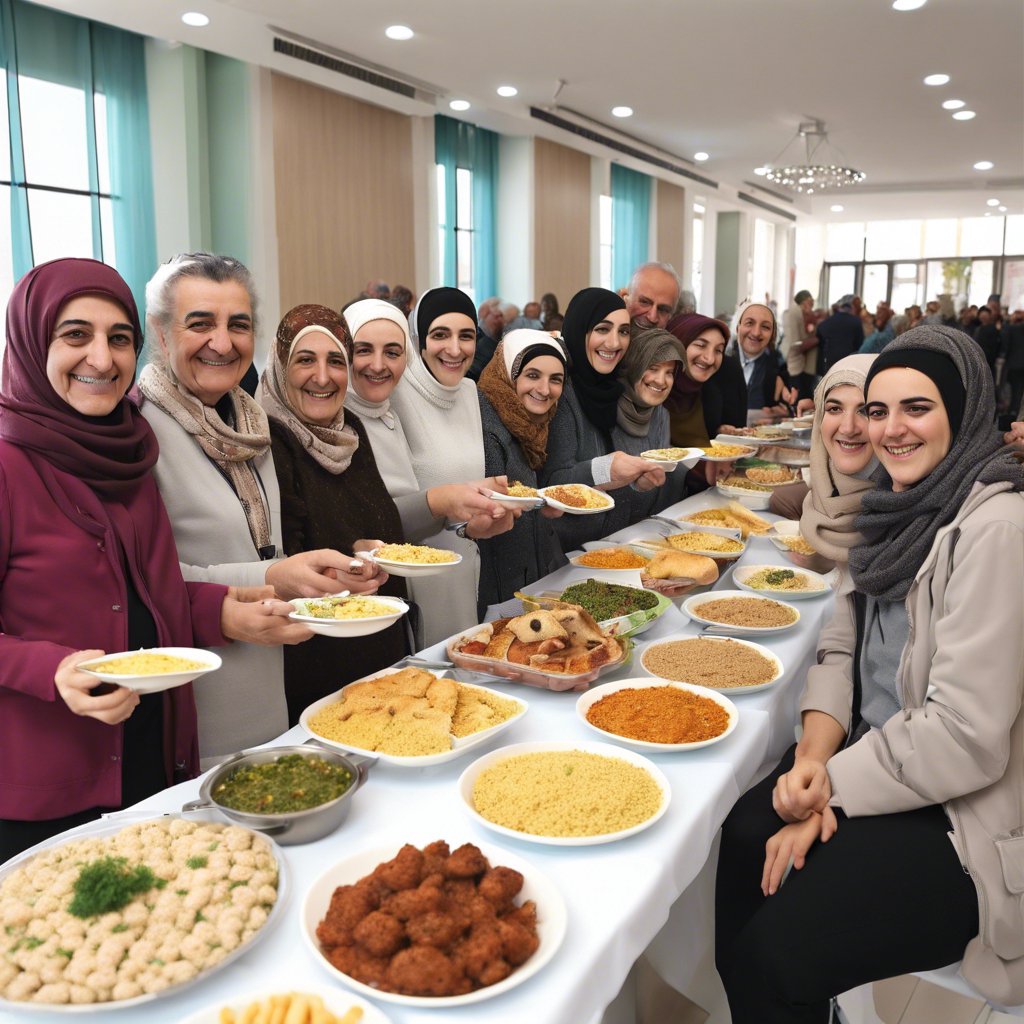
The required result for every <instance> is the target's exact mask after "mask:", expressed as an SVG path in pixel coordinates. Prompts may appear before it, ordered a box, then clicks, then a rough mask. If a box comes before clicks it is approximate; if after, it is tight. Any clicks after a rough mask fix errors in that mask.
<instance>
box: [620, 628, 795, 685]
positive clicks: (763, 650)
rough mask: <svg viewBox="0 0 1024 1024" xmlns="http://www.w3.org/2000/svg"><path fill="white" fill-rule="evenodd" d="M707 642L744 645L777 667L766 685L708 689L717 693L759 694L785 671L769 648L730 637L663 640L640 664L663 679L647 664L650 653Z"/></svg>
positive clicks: (682, 680)
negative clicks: (681, 643)
mask: <svg viewBox="0 0 1024 1024" xmlns="http://www.w3.org/2000/svg"><path fill="white" fill-rule="evenodd" d="M696 639H700V640H707V641H708V643H713V644H743V646H745V647H752V648H753V649H754V650H755V651H757V653H758V654H763V655H764V656H765V657H766V658H767V659H768V660H769V661H771V662H772V663H773V664H774V665H775V675H774V676H772V678H771V679H769V680H768V682H766V683H757V684H756V685H754V686H715V687H707V689H714V691H715V693H727V694H729V695H736V694H744V693H757V692H758V690H767V689H768V687H769V686H774V685H775V684H776V683H777V682H778V681H779V680H780V679H781V678H782V673H783V671H784V669H783V666H782V661H781V660H780V659H779V657H778V655H777V654H775V653H774V652H773V651H769V650H768V648H767V647H762V646H761V645H760V644H755V643H753V642H752V641H751V640H739V639H732V638H730V637H716V636H702V637H679V638H677V639H675V640H662V641H661V643H657V644H651V646H650V647H648V648H647V649H646V650H645V651H644V652H643V654H641V655H640V664H641V665H643V667H644V670H645V671H646V672H650V673H651V675H652V676H654V677H655V678H656V679H663V678H665V677H664V676H659V675H658V674H657V673H656V672H655V671H654V670H653V669H652V668H650V667H649V666H648V664H647V655H648V653H649V652H650V651H653V650H656V649H657V648H659V647H663V646H665V644H673V643H678V642H679V641H680V640H696ZM668 681H669V682H677V683H678V682H688V683H690V685H691V686H699V685H700V684H699V683H697V682H692V681H691V680H689V679H671V680H668Z"/></svg>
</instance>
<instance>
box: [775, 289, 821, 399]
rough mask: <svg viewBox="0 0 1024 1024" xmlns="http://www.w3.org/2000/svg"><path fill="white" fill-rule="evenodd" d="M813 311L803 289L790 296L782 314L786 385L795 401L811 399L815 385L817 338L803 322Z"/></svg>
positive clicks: (808, 296)
mask: <svg viewBox="0 0 1024 1024" xmlns="http://www.w3.org/2000/svg"><path fill="white" fill-rule="evenodd" d="M813 311H814V296H813V295H812V294H811V293H810V292H809V291H808V290H807V289H806V288H804V289H803V290H802V291H798V292H797V293H796V295H794V296H793V305H791V306H790V307H789V309H787V310H786V312H785V313H783V314H782V332H783V336H782V343H783V347H784V349H785V355H786V369H787V370H788V371H789V379H790V382H791V383H792V384H793V385H794V386H795V387H796V389H797V398H798V399H799V398H813V397H814V388H815V385H817V383H818V375H817V373H815V369H816V367H817V365H818V352H817V349H818V337H817V334H816V331H815V328H814V325H813V323H812V324H811V328H810V330H808V328H807V323H808V320H809V318H810V317H811V315H812V313H813Z"/></svg>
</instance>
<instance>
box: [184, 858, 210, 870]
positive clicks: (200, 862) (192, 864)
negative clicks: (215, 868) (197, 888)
mask: <svg viewBox="0 0 1024 1024" xmlns="http://www.w3.org/2000/svg"><path fill="white" fill-rule="evenodd" d="M206 864H207V858H206V857H189V859H188V860H187V861H185V867H189V868H191V869H192V870H193V871H198V870H199V868H205V867H206Z"/></svg>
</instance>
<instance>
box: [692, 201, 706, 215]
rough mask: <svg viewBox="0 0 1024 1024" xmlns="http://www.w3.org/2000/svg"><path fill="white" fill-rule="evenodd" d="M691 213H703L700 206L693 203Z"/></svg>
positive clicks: (702, 208)
mask: <svg viewBox="0 0 1024 1024" xmlns="http://www.w3.org/2000/svg"><path fill="white" fill-rule="evenodd" d="M693 212H694V213H703V212H704V207H703V206H701V205H700V203H694V204H693Z"/></svg>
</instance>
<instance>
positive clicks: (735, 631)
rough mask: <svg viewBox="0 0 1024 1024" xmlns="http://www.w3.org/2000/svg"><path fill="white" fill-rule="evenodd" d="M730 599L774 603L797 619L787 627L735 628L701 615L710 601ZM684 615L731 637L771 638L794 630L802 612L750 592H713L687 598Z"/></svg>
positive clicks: (683, 606) (783, 603)
mask: <svg viewBox="0 0 1024 1024" xmlns="http://www.w3.org/2000/svg"><path fill="white" fill-rule="evenodd" d="M730 597H745V598H748V599H749V600H751V601H774V602H775V603H776V604H781V605H784V606H785V607H786V608H788V609H789V610H790V611H792V612H795V613H796V618H795V619H794V620H793V621H792V622H791V623H789V625H786V626H733V625H730V624H728V623H725V622H716V621H715V620H714V619H707V618H704V616H702V615H701V613H700V606H701V605H702V604H706V603H707V602H708V601H719V600H726V599H727V598H730ZM682 610H683V613H684V614H686V615H689V617H690V618H691V619H692V620H693V621H694V622H698V623H700V625H702V626H711V627H712V628H713V629H714V630H715V632H716V633H727V634H728V635H729V636H771V635H773V634H774V633H785V632H786V630H787V629H792V628H793V627H794V626H795V625H796V624H797V623H798V622H799V621H800V611H799V609H797V608H794V607H793V606H792V605H791V604H786V602H785V601H780V600H779V599H778V598H775V597H764V596H762V595H761V594H753V593H751V592H750V591H748V590H711V591H708V592H707V593H706V594H695V595H694V596H693V597H690V598H687V600H685V601H684V602H683V605H682Z"/></svg>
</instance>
